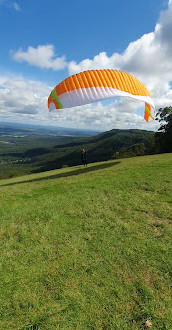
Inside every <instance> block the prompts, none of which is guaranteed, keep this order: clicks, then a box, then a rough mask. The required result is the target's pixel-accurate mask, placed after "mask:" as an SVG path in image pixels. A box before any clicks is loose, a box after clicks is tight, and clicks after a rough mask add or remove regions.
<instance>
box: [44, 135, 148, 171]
mask: <svg viewBox="0 0 172 330" xmlns="http://www.w3.org/2000/svg"><path fill="white" fill-rule="evenodd" d="M153 138H154V132H150V131H143V130H117V129H114V130H111V131H108V132H104V133H101V134H98V135H96V136H93V137H89V138H77V139H73V140H72V141H70V142H68V143H66V144H65V143H63V144H58V145H56V146H55V147H54V148H53V149H52V150H51V151H50V152H49V154H48V155H42V156H41V157H40V158H39V160H40V161H41V167H40V168H39V171H40V170H41V171H44V170H50V169H55V168H60V167H61V166H62V165H68V166H74V165H78V164H80V162H81V160H80V153H81V150H82V149H83V148H84V149H86V150H87V153H88V162H90V163H93V162H97V161H105V160H109V159H112V157H113V156H114V154H115V153H116V152H117V151H119V150H121V149H122V148H129V147H132V146H133V145H136V144H139V143H142V144H144V146H145V154H149V153H150V148H151V144H152V143H153Z"/></svg>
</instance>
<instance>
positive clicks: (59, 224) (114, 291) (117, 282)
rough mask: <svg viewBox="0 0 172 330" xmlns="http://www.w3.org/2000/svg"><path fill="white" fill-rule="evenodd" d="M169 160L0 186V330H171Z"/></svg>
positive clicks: (141, 160)
mask: <svg viewBox="0 0 172 330" xmlns="http://www.w3.org/2000/svg"><path fill="white" fill-rule="evenodd" d="M171 182H172V154H166V155H165V154H164V155H155V156H145V157H137V158H130V159H122V160H120V161H109V162H106V163H96V164H91V165H89V166H88V167H87V168H82V167H81V166H77V167H73V168H68V169H63V170H62V169H61V170H56V171H50V172H45V173H40V174H35V175H30V176H25V177H20V178H15V179H10V180H6V181H5V180H4V181H0V194H1V208H0V219H1V226H0V279H1V281H0V293H1V294H0V329H25V330H29V329H30V330H31V329H32V330H36V329H47V330H53V329H102V330H104V329H120V330H121V329H122V330H123V329H124V330H125V329H129V330H131V329H133V330H137V329H144V325H145V322H146V320H151V322H152V324H153V327H152V328H153V329H163V330H164V329H169V330H171V323H170V321H171V316H172V315H171V300H170V270H171V266H172V265H170V262H171V256H170V242H171V240H170V235H171V216H172V204H171V202H172V186H171Z"/></svg>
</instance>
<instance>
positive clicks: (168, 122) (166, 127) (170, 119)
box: [155, 106, 172, 152]
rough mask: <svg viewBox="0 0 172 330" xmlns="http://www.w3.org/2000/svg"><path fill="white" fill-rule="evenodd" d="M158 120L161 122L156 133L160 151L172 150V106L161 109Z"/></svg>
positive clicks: (157, 116)
mask: <svg viewBox="0 0 172 330" xmlns="http://www.w3.org/2000/svg"><path fill="white" fill-rule="evenodd" d="M156 120H159V122H160V123H161V125H160V127H159V129H158V132H157V133H156V134H155V141H156V145H157V146H158V147H159V151H160V152H172V107H171V106H170V107H166V108H164V109H162V108H161V109H159V111H158V113H157V115H156Z"/></svg>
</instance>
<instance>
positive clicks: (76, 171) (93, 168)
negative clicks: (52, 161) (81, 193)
mask: <svg viewBox="0 0 172 330" xmlns="http://www.w3.org/2000/svg"><path fill="white" fill-rule="evenodd" d="M119 163H120V162H119V161H118V162H114V161H113V162H110V163H107V164H99V165H95V166H91V167H89V165H88V166H85V167H83V168H79V169H74V170H72V171H68V172H65V173H59V174H58V173H56V174H54V175H47V176H44V177H43V178H35V179H30V180H23V181H18V182H11V183H10V182H9V183H6V184H2V185H1V184H0V187H4V186H14V185H16V184H20V183H27V182H39V181H45V180H51V179H60V178H67V177H70V176H73V175H80V174H85V173H90V172H94V171H98V170H104V169H106V168H108V167H112V166H115V165H118V164H119Z"/></svg>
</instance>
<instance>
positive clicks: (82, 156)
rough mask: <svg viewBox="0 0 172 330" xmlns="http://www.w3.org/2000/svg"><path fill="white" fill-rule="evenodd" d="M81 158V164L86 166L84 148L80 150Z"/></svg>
mask: <svg viewBox="0 0 172 330" xmlns="http://www.w3.org/2000/svg"><path fill="white" fill-rule="evenodd" d="M81 159H82V164H83V165H84V166H87V151H86V150H85V149H83V150H82V152H81Z"/></svg>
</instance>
